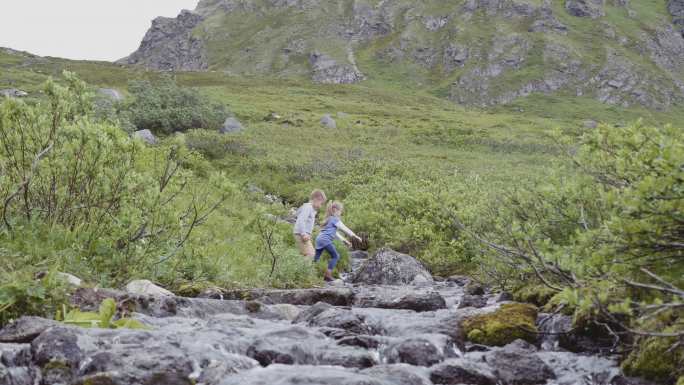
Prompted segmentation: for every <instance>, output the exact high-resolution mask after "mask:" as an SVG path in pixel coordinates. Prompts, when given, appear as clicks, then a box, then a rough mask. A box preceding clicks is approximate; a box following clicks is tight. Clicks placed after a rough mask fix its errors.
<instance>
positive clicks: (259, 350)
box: [247, 327, 324, 366]
mask: <svg viewBox="0 0 684 385" xmlns="http://www.w3.org/2000/svg"><path fill="white" fill-rule="evenodd" d="M314 334H315V332H311V331H309V330H307V329H305V328H302V327H293V328H291V329H286V330H281V331H277V332H273V333H267V334H265V335H264V337H263V338H259V339H258V340H257V341H255V342H254V343H253V344H252V345H251V346H250V347H249V349H248V350H247V356H249V357H251V358H254V359H255V360H257V361H258V362H259V363H260V364H261V365H262V366H268V365H272V364H285V365H304V364H311V363H313V361H314V353H313V349H312V344H311V341H312V339H314V338H315V336H314ZM320 338H321V339H322V338H324V336H322V335H321V336H320Z"/></svg>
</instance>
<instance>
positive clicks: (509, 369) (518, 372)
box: [485, 346, 556, 385]
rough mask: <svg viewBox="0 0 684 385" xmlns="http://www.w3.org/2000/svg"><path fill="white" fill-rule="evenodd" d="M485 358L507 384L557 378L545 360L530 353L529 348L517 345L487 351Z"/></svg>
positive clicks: (535, 382)
mask: <svg viewBox="0 0 684 385" xmlns="http://www.w3.org/2000/svg"><path fill="white" fill-rule="evenodd" d="M485 358H486V361H487V364H488V365H490V366H491V367H492V368H493V370H494V373H496V376H497V378H498V379H500V380H502V381H503V382H504V383H506V384H513V385H515V384H525V385H527V384H545V383H546V382H547V381H548V380H550V379H554V378H556V375H555V374H554V372H553V370H551V368H550V367H549V366H548V365H547V364H546V363H545V362H544V361H542V360H541V359H540V358H539V357H537V356H536V355H532V354H530V351H529V350H527V349H521V348H520V347H517V346H506V347H504V348H503V349H497V350H494V351H491V352H487V353H485Z"/></svg>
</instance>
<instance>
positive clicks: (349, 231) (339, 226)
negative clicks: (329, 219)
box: [337, 221, 362, 241]
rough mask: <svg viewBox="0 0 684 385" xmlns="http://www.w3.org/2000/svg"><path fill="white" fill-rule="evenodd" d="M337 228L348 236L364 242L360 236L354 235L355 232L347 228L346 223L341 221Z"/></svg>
mask: <svg viewBox="0 0 684 385" xmlns="http://www.w3.org/2000/svg"><path fill="white" fill-rule="evenodd" d="M337 228H338V229H340V230H342V231H344V232H345V233H346V234H347V235H349V236H350V237H353V238H356V239H358V240H359V241H361V240H362V239H361V237H359V236H358V235H356V234H354V232H353V231H351V229H350V228H349V227H347V226H345V225H344V223H342V221H339V222H338V223H337ZM338 237H339V235H338Z"/></svg>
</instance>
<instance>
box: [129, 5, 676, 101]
mask: <svg viewBox="0 0 684 385" xmlns="http://www.w3.org/2000/svg"><path fill="white" fill-rule="evenodd" d="M662 1H667V9H668V10H669V15H668V14H667V13H665V12H667V11H665V12H663V10H664V8H663V10H660V9H658V10H654V12H657V13H659V14H658V15H656V16H657V20H658V21H653V22H650V21H649V23H645V24H643V23H639V22H638V20H639V19H640V17H641V15H639V14H638V13H637V12H636V11H635V10H634V9H632V8H631V6H630V3H629V2H628V1H627V0H608V1H606V0H559V1H558V2H554V1H552V0H536V1H528V0H462V1H459V2H446V3H445V2H444V1H442V0H426V1H420V2H416V1H412V0H387V1H381V2H366V1H359V0H340V1H335V2H326V1H320V0H297V1H295V0H277V1H265V2H260V1H255V0H202V1H200V2H199V4H198V6H197V8H196V10H195V11H194V12H188V11H185V12H183V13H181V15H180V16H179V17H178V18H176V19H167V18H160V19H157V20H155V22H154V23H153V25H152V28H151V29H150V30H149V32H148V33H147V35H146V36H145V38H144V40H143V43H142V44H141V47H140V49H139V50H138V51H136V52H135V53H133V54H132V55H131V56H130V57H128V58H126V59H123V60H122V62H124V63H130V64H139V65H142V66H146V67H149V68H154V69H165V70H170V69H173V70H206V69H211V70H217V71H224V72H226V73H229V74H235V75H265V76H278V77H298V78H299V77H306V78H309V79H311V80H312V81H314V82H317V83H333V84H342V83H357V82H361V81H363V80H365V79H375V80H378V79H383V80H390V81H396V82H401V83H403V84H405V85H408V86H412V87H416V88H421V89H426V90H428V91H433V92H439V93H440V94H444V95H445V96H446V97H448V98H449V99H451V100H452V101H454V102H456V103H460V104H464V105H468V106H477V107H489V106H494V105H498V104H506V103H511V102H513V101H514V100H516V99H519V98H524V97H528V96H530V95H532V94H557V93H562V94H563V95H568V94H570V95H577V96H582V97H591V98H594V99H596V100H598V101H600V102H603V103H606V104H612V105H619V106H627V107H629V106H634V105H641V106H644V107H647V108H650V109H660V110H662V109H668V108H671V107H672V106H678V105H681V104H682V103H684V96H683V94H684V73H683V71H682V70H681V67H682V66H681V64H680V63H681V62H682V58H681V55H682V50H681V49H680V45H681V44H682V41H684V39H682V36H681V34H682V32H683V31H684V5H682V4H683V3H682V0H662ZM556 3H560V4H559V5H560V7H557V6H555V4H556ZM625 13H626V14H627V16H629V19H630V20H634V23H632V24H629V20H627V21H626V22H627V24H629V25H626V24H624V23H616V22H615V21H614V20H616V19H620V20H622V19H624V14H625ZM610 16H615V17H610ZM670 16H671V19H670ZM575 17H578V18H586V19H589V20H590V21H593V22H594V23H591V24H587V23H585V24H582V23H580V25H577V23H573V22H572V19H573V18H575ZM649 17H650V16H649ZM269 20H270V21H273V20H279V21H280V20H282V21H283V22H278V23H272V22H270V21H269ZM649 20H651V19H649ZM653 20H656V19H653ZM670 20H671V22H670ZM483 24H487V25H491V26H492V31H491V33H483V31H482V29H481V25H483ZM573 28H575V29H579V28H582V29H585V28H586V29H588V30H589V29H591V31H583V30H573ZM627 30H629V33H627V32H626V31H627ZM587 33H590V34H591V36H592V44H587V42H586V41H584V40H583V39H584V38H583V37H582V36H586V34H587ZM613 51H615V54H616V55H614V54H613ZM636 57H638V58H640V59H639V60H635V59H634V58H636Z"/></svg>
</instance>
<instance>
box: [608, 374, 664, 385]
mask: <svg viewBox="0 0 684 385" xmlns="http://www.w3.org/2000/svg"><path fill="white" fill-rule="evenodd" d="M610 385H657V384H656V383H655V382H652V381H649V380H646V379H643V378H635V377H626V376H623V375H618V376H615V378H613V379H612V380H611V381H610Z"/></svg>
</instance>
